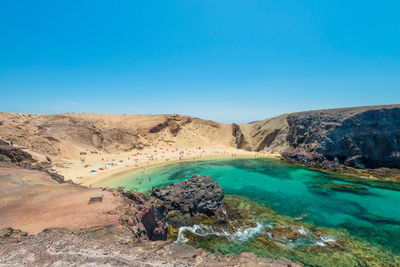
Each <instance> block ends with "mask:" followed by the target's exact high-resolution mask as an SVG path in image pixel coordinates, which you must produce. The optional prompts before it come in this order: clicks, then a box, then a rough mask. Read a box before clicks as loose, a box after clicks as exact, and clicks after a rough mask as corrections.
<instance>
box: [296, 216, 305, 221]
mask: <svg viewBox="0 0 400 267" xmlns="http://www.w3.org/2000/svg"><path fill="white" fill-rule="evenodd" d="M294 219H295V220H296V221H299V220H303V219H304V218H303V217H302V216H300V217H294Z"/></svg>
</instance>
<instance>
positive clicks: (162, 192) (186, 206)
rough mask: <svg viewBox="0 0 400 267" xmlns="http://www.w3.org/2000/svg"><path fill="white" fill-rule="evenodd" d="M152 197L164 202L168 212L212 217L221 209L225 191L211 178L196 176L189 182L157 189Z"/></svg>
mask: <svg viewBox="0 0 400 267" xmlns="http://www.w3.org/2000/svg"><path fill="white" fill-rule="evenodd" d="M151 195H152V196H153V197H155V198H157V199H160V200H162V201H163V202H164V206H165V207H166V209H167V210H168V211H172V210H177V211H180V212H181V213H183V214H187V213H189V214H193V213H204V214H206V215H208V216H212V215H214V214H215V212H216V211H217V210H218V209H219V208H221V205H222V202H221V201H222V199H223V198H224V191H223V189H222V187H221V186H219V185H218V183H217V182H216V181H214V180H213V179H212V178H211V177H209V176H199V175H196V176H193V177H192V178H191V179H189V180H186V181H183V182H177V183H174V184H170V185H168V186H166V187H164V188H162V189H156V190H154V191H153V192H152V193H151Z"/></svg>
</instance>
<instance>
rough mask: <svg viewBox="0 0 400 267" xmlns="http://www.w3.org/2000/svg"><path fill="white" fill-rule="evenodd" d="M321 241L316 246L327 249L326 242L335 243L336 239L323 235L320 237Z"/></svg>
mask: <svg viewBox="0 0 400 267" xmlns="http://www.w3.org/2000/svg"><path fill="white" fill-rule="evenodd" d="M319 239H320V240H318V241H316V242H315V245H317V246H321V247H325V246H326V245H325V242H335V241H336V239H334V238H333V237H330V236H326V235H321V236H320V237H319Z"/></svg>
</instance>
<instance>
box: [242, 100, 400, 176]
mask: <svg viewBox="0 0 400 267" xmlns="http://www.w3.org/2000/svg"><path fill="white" fill-rule="evenodd" d="M241 127H242V128H245V129H246V130H245V131H244V132H245V133H246V135H245V137H244V140H246V141H247V146H246V147H245V148H246V149H248V150H256V151H268V152H279V153H281V154H282V155H283V156H284V157H287V158H289V159H292V160H295V161H298V162H302V163H306V164H310V165H314V166H316V167H326V168H331V167H333V166H335V165H338V164H339V165H344V166H349V167H355V168H370V169H373V168H381V167H387V168H400V151H399V142H400V105H388V106H368V107H356V108H342V109H327V110H315V111H307V112H298V113H292V114H288V115H282V116H279V117H275V118H272V119H268V120H264V121H259V122H255V123H252V124H248V125H242V126H241Z"/></svg>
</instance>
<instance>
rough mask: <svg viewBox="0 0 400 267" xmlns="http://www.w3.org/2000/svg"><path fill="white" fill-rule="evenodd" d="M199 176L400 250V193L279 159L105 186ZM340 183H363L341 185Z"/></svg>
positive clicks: (184, 169) (206, 164) (151, 172)
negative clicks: (349, 186)
mask: <svg viewBox="0 0 400 267" xmlns="http://www.w3.org/2000/svg"><path fill="white" fill-rule="evenodd" d="M195 174H200V175H209V176H211V177H212V178H213V179H215V180H216V181H217V182H218V183H219V184H220V185H221V186H222V187H223V189H224V192H225V193H226V194H231V195H239V196H244V197H247V198H248V199H250V200H251V201H252V202H254V203H257V204H260V205H264V206H267V207H269V208H271V209H273V210H274V211H276V212H277V213H278V214H280V215H286V216H290V217H296V216H299V215H300V214H307V215H308V217H307V218H306V219H305V220H304V222H306V223H311V224H313V225H315V226H318V227H328V228H334V229H342V230H345V231H347V232H348V233H349V234H350V235H352V236H354V237H356V238H357V239H361V240H365V241H367V242H369V243H371V244H374V245H376V246H378V247H381V248H382V249H383V250H385V251H386V252H388V253H390V254H392V255H399V254H400V241H399V240H400V191H397V190H393V189H388V188H382V186H380V187H376V186H374V185H372V184H370V183H366V182H362V183H360V182H349V181H348V180H344V179H343V178H341V177H339V176H334V175H332V174H326V173H322V172H318V171H313V170H309V169H306V168H303V167H299V166H295V165H291V164H287V163H285V162H283V161H280V160H279V159H260V158H247V159H246V158H237V159H236V158H235V159H219V160H212V161H199V162H184V163H178V164H172V165H166V166H162V167H155V168H151V169H148V170H146V171H144V172H134V173H132V174H128V175H125V176H121V177H119V178H118V179H114V180H112V181H109V182H108V184H105V185H107V186H112V187H124V188H125V189H127V190H135V191H139V192H143V193H146V192H149V191H150V190H151V188H152V187H153V186H155V187H156V188H157V187H163V186H165V185H167V184H170V183H174V182H176V181H182V180H185V179H187V178H190V177H191V176H192V175H195ZM335 184H336V185H337V184H348V185H357V186H358V187H355V188H356V190H353V189H351V188H350V189H342V188H335ZM332 185H333V186H332Z"/></svg>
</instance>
